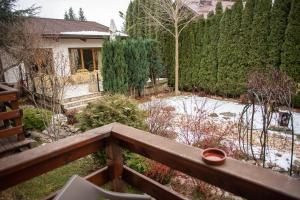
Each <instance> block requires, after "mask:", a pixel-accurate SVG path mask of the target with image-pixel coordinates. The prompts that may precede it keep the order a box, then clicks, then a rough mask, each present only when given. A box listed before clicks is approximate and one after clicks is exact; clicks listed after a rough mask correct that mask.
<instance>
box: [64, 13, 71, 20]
mask: <svg viewBox="0 0 300 200" xmlns="http://www.w3.org/2000/svg"><path fill="white" fill-rule="evenodd" d="M64 20H70V18H69V14H68V12H67V11H66V12H65V14H64Z"/></svg>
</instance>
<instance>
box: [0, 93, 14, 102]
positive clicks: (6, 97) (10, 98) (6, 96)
mask: <svg viewBox="0 0 300 200" xmlns="http://www.w3.org/2000/svg"><path fill="white" fill-rule="evenodd" d="M15 100H17V93H8V94H1V93H0V102H5V101H15Z"/></svg>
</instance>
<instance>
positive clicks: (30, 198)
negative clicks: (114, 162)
mask: <svg viewBox="0 0 300 200" xmlns="http://www.w3.org/2000/svg"><path fill="white" fill-rule="evenodd" d="M97 169H99V164H98V163H97V162H95V161H94V160H93V159H92V158H91V157H89V156H87V157H84V158H82V159H78V160H76V161H73V162H71V163H69V164H66V165H64V166H62V167H60V168H57V169H54V170H52V171H50V172H47V173H45V174H42V175H40V176H37V177H35V178H33V179H30V180H28V181H26V182H23V183H20V184H18V185H16V186H14V187H11V188H9V189H8V190H6V191H5V193H6V194H7V196H11V197H12V198H9V197H7V196H6V197H4V196H5V195H1V194H0V198H1V199H22V200H40V199H43V198H45V197H46V196H48V195H50V194H52V193H54V192H56V191H58V190H60V189H61V188H62V187H63V186H64V185H65V184H66V182H67V181H68V180H69V179H70V178H71V176H73V175H74V174H77V175H79V176H82V177H84V176H87V175H89V174H90V173H91V172H93V171H95V170H97ZM33 170H34V169H33ZM13 197H14V198H13Z"/></svg>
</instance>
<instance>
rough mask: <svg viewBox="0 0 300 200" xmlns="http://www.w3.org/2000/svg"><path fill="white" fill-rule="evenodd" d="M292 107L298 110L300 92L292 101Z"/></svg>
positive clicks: (299, 106)
mask: <svg viewBox="0 0 300 200" xmlns="http://www.w3.org/2000/svg"><path fill="white" fill-rule="evenodd" d="M292 105H293V106H294V107H295V108H300V92H298V93H297V94H296V95H295V96H293V99H292Z"/></svg>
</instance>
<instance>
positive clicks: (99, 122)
mask: <svg viewBox="0 0 300 200" xmlns="http://www.w3.org/2000/svg"><path fill="white" fill-rule="evenodd" d="M145 117H146V114H145V112H144V111H142V110H140V109H139V108H138V106H137V104H136V103H135V102H134V101H133V100H131V99H129V98H128V97H125V96H123V95H118V94H116V95H106V96H103V97H102V98H101V99H99V100H98V101H96V102H94V103H91V104H89V105H88V106H87V107H86V109H85V110H84V111H83V112H82V113H79V114H78V116H77V118H78V121H79V124H80V129H81V130H82V131H86V130H89V129H92V128H97V127H100V126H103V125H106V124H110V123H113V122H119V123H122V124H125V125H128V126H131V127H134V128H137V129H142V130H146V129H147V125H146V123H145Z"/></svg>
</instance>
